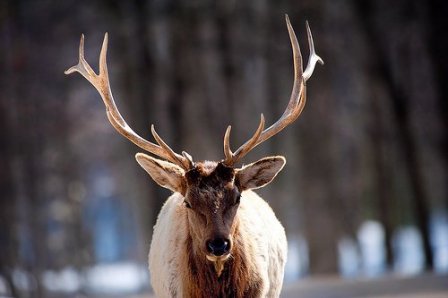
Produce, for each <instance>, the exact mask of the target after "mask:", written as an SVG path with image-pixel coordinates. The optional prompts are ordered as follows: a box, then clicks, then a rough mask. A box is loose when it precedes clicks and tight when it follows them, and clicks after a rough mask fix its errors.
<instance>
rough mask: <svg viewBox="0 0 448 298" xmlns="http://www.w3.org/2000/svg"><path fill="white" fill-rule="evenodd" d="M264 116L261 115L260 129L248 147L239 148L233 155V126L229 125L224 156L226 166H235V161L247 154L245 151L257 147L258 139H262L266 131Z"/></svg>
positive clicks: (248, 143)
mask: <svg viewBox="0 0 448 298" xmlns="http://www.w3.org/2000/svg"><path fill="white" fill-rule="evenodd" d="M264 124H265V121H264V115H263V114H261V115H260V124H258V128H257V130H256V131H255V133H254V135H253V136H252V138H250V139H249V141H247V142H246V143H247V146H241V147H240V148H238V150H237V151H235V153H232V150H231V149H230V130H231V128H232V127H231V126H230V125H229V126H228V127H227V130H226V134H225V135H224V155H225V157H226V158H225V160H224V163H225V164H226V165H232V164H234V162H233V160H234V159H235V157H236V156H244V155H246V154H247V152H248V151H247V152H244V151H245V150H249V151H250V150H251V148H253V147H254V146H255V143H256V142H257V141H258V139H259V138H260V135H261V133H262V132H263V129H264Z"/></svg>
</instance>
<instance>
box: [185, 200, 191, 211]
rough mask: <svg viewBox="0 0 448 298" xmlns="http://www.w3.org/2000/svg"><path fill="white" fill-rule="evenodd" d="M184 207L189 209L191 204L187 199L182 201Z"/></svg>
mask: <svg viewBox="0 0 448 298" xmlns="http://www.w3.org/2000/svg"><path fill="white" fill-rule="evenodd" d="M184 204H185V207H187V208H188V209H191V205H190V203H188V202H187V201H184Z"/></svg>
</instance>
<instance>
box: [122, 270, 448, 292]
mask: <svg viewBox="0 0 448 298" xmlns="http://www.w3.org/2000/svg"><path fill="white" fill-rule="evenodd" d="M281 297H282V298H363V297H366V298H367V297H368V298H448V275H432V274H424V275H420V276H414V277H398V276H387V277H382V278H377V279H350V280H344V279H340V278H337V277H320V278H308V279H303V280H300V281H298V282H296V283H292V284H287V285H285V286H284V288H283V292H282V295H281ZM127 298H155V297H154V296H151V295H141V296H134V297H127Z"/></svg>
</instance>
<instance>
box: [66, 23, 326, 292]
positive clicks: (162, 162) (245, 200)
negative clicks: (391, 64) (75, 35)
mask: <svg viewBox="0 0 448 298" xmlns="http://www.w3.org/2000/svg"><path fill="white" fill-rule="evenodd" d="M285 17H286V24H287V28H288V32H289V37H290V40H291V44H292V50H293V60H294V85H293V88H292V94H291V97H290V101H289V103H288V105H287V107H286V110H285V112H284V113H283V115H282V116H281V117H280V119H278V120H277V121H276V122H275V123H274V124H272V125H271V126H270V127H268V128H266V129H265V120H264V117H263V114H261V119H260V123H259V126H258V128H257V130H256V131H255V133H254V134H253V136H252V137H251V138H250V139H249V140H248V141H246V142H245V143H244V144H243V145H241V146H240V147H239V148H238V149H237V150H236V151H232V150H231V148H230V128H231V127H230V126H228V128H227V130H226V132H225V136H224V159H222V160H220V161H217V162H215V161H193V158H192V157H191V156H190V155H189V154H188V153H186V152H185V151H183V152H182V153H181V154H178V153H175V152H174V151H173V150H172V149H171V148H170V147H169V146H168V145H167V144H166V143H165V142H164V141H163V139H162V138H161V137H160V136H159V135H158V134H157V132H156V131H155V129H154V125H152V126H151V133H152V135H153V137H154V139H155V141H156V143H157V144H156V143H153V142H150V141H148V140H145V139H143V138H142V137H140V136H139V135H137V134H136V133H135V132H134V131H133V130H132V129H131V128H130V127H129V125H128V124H127V123H126V121H125V120H124V119H123V117H122V116H121V114H120V112H119V111H118V108H117V106H116V105H115V102H114V99H113V97H112V92H111V89H110V84H109V75H108V71H107V63H106V52H107V44H108V35H107V33H106V35H105V37H104V41H103V45H102V49H101V53H100V58H99V74H96V73H95V72H94V71H93V69H92V68H91V67H90V65H89V64H88V63H87V62H86V60H85V59H84V36H81V41H80V46H79V63H78V64H77V65H75V66H73V67H71V68H70V69H68V70H66V71H65V74H70V73H73V72H78V73H80V74H81V75H82V76H84V78H86V79H87V80H88V81H89V82H90V83H91V84H92V85H93V86H94V87H95V88H96V89H97V91H98V92H99V94H100V95H101V97H102V100H103V101H104V104H105V106H106V114H107V118H108V119H109V121H110V123H111V124H112V126H113V127H114V128H115V129H116V130H117V131H118V132H119V133H120V134H122V135H123V136H124V137H126V138H127V139H129V140H130V141H131V142H133V143H134V144H135V145H137V146H138V147H140V148H141V149H143V150H145V151H148V152H149V153H151V154H153V155H155V156H157V157H159V158H160V159H158V158H154V157H152V156H150V155H147V154H144V153H137V154H136V156H135V158H136V159H137V162H138V163H139V164H140V166H141V167H142V168H143V169H144V170H145V171H146V172H148V174H149V175H150V176H151V178H152V179H153V180H154V181H155V182H156V183H157V184H159V185H160V186H162V187H165V188H167V189H169V190H171V191H172V192H173V194H172V195H171V196H170V197H169V198H168V199H167V200H166V202H165V204H164V206H163V207H162V209H161V211H160V213H159V216H158V219H157V223H156V225H155V226H154V232H153V236H152V242H151V247H150V251H149V270H150V272H151V284H152V287H153V290H154V291H155V293H156V295H157V296H159V297H204V298H205V297H207V298H209V297H278V296H279V295H280V291H281V288H282V283H283V275H284V267H285V262H286V257H287V241H286V235H285V231H284V228H283V226H282V225H281V223H280V222H279V220H278V219H277V218H276V216H275V214H274V212H273V211H272V209H271V208H270V207H269V205H268V204H267V202H266V201H264V200H263V199H262V198H261V197H260V196H258V195H257V194H256V193H255V192H253V190H254V189H257V188H260V187H263V186H265V185H267V184H269V183H270V182H271V181H272V180H273V179H274V178H275V177H276V175H277V174H278V173H279V172H280V171H281V170H282V168H283V166H284V165H285V162H286V160H285V158H284V157H283V156H269V157H265V158H262V159H260V160H258V161H256V162H254V163H251V164H248V165H245V166H242V167H239V168H238V167H236V164H237V163H238V162H239V161H240V160H241V159H242V158H243V157H244V156H245V155H246V154H247V153H249V151H251V150H252V149H253V148H254V147H256V146H258V145H259V144H261V143H263V142H264V141H266V140H267V139H269V138H270V137H272V136H274V135H275V134H277V133H278V132H280V131H281V130H283V129H284V128H285V127H286V126H288V125H290V124H291V123H292V122H294V121H295V120H296V119H297V118H298V117H299V115H300V114H301V112H302V110H303V108H304V105H305V101H306V81H307V80H308V79H309V78H310V77H311V75H312V73H313V71H314V67H315V65H316V62H320V63H321V64H323V61H322V59H321V58H320V57H319V56H318V55H317V54H316V53H315V50H314V44H313V38H312V35H311V31H310V28H309V26H308V23H306V28H307V34H308V42H309V47H310V58H309V61H308V65H307V67H306V69H305V71H303V67H302V55H301V53H300V48H299V44H298V41H297V37H296V35H295V33H294V30H293V28H292V26H291V23H290V21H289V18H288V16H287V15H286V16H285Z"/></svg>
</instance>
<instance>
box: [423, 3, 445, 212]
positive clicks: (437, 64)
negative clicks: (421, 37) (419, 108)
mask: <svg viewBox="0 0 448 298" xmlns="http://www.w3.org/2000/svg"><path fill="white" fill-rule="evenodd" d="M428 3H429V5H428V7H429V14H428V17H429V19H427V20H426V21H427V23H428V24H429V25H430V26H429V45H430V49H431V59H432V61H433V67H434V70H435V76H436V84H437V85H436V86H437V92H438V97H437V98H438V106H439V113H440V114H441V117H440V118H441V119H442V123H443V127H444V134H443V135H442V139H441V142H440V146H439V148H440V155H441V156H442V159H443V163H444V169H445V173H444V174H445V181H446V182H445V208H448V170H447V169H448V100H447V98H448V84H447V77H448V40H447V38H446V33H447V32H448V22H447V20H446V18H447V15H448V3H447V2H446V1H443V0H431V1H428Z"/></svg>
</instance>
